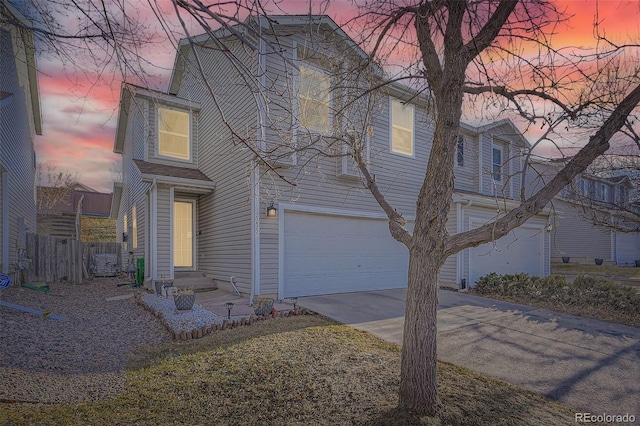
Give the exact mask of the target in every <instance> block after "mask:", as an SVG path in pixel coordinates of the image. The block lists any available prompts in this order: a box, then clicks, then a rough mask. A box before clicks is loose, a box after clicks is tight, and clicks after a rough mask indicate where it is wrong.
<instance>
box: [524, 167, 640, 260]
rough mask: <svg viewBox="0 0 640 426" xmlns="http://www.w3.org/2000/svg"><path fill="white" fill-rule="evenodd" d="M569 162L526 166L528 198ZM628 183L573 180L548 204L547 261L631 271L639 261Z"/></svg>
mask: <svg viewBox="0 0 640 426" xmlns="http://www.w3.org/2000/svg"><path fill="white" fill-rule="evenodd" d="M568 160H569V158H559V159H553V160H539V161H535V162H532V164H531V167H530V172H529V173H528V174H527V181H528V184H527V191H528V193H529V194H531V193H532V192H533V191H535V190H536V189H539V187H540V186H541V185H543V184H544V183H545V182H548V181H549V180H550V179H551V178H552V177H553V176H555V175H556V174H557V173H558V171H559V168H560V167H564V165H565V164H566V162H567V161H568ZM633 189H634V187H633V183H632V182H631V180H630V179H629V178H628V177H627V176H624V175H620V176H598V175H596V174H593V173H589V172H588V171H587V172H585V173H582V174H580V175H579V176H577V177H576V178H575V179H574V181H573V182H572V183H571V184H570V185H568V186H567V187H565V188H564V189H563V190H562V191H561V192H560V193H559V194H558V195H557V196H556V197H555V198H554V200H553V202H552V206H551V208H552V211H553V219H552V224H553V231H552V241H551V255H552V261H554V262H560V260H561V258H565V260H567V258H568V261H570V262H571V263H591V264H593V263H594V260H595V259H602V260H603V262H608V263H613V264H617V265H634V264H635V261H636V260H638V259H640V232H626V231H629V230H633V229H639V228H640V224H639V223H638V214H637V212H636V213H634V212H633V209H634V207H633V206H632V203H631V200H630V194H631V193H632V192H633Z"/></svg>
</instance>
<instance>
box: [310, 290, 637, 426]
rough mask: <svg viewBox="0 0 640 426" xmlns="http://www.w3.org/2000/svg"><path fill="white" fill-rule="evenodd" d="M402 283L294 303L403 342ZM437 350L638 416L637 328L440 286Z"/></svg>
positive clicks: (570, 399) (569, 398)
mask: <svg viewBox="0 0 640 426" xmlns="http://www.w3.org/2000/svg"><path fill="white" fill-rule="evenodd" d="M405 300H406V289H394V290H380V291H370V292H358V293H345V294H333V295H323V296H307V297H301V298H299V302H298V303H299V305H300V306H303V307H305V308H307V309H310V310H312V311H315V312H317V313H319V314H321V315H324V316H327V317H329V318H332V319H334V320H336V321H339V322H341V323H343V324H348V325H351V326H353V327H355V328H357V329H360V330H364V331H367V332H370V333H372V334H373V335H375V336H378V337H380V338H382V339H384V340H387V341H389V342H392V343H397V344H399V345H401V344H402V329H403V324H404V308H405ZM438 358H439V359H440V360H442V361H446V362H450V363H452V364H456V365H459V366H462V367H466V368H468V369H470V370H473V371H477V372H479V373H482V374H486V375H488V376H492V377H495V378H498V379H501V380H504V381H506V382H508V383H511V384H514V385H517V386H520V387H523V388H525V389H528V390H531V391H533V392H536V393H540V394H542V395H546V396H548V397H550V398H553V399H557V400H560V401H563V402H565V403H567V404H569V405H570V406H572V407H574V408H575V409H576V410H578V411H579V412H589V413H592V414H596V415H598V414H604V413H606V414H611V415H618V414H621V415H623V414H626V413H628V414H631V415H635V416H636V418H637V419H638V418H640V329H639V328H635V327H628V326H624V325H618V324H612V323H607V322H603V321H597V320H592V319H586V318H581V317H577V316H574V315H568V314H561V313H557V312H553V311H549V310H546V309H540V308H534V307H531V306H524V305H517V304H513V303H508V302H502V301H497V300H493V299H487V298H483V297H478V296H471V295H468V294H463V293H457V292H452V291H444V290H443V291H440V296H439V305H438Z"/></svg>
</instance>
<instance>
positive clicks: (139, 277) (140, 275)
mask: <svg viewBox="0 0 640 426" xmlns="http://www.w3.org/2000/svg"><path fill="white" fill-rule="evenodd" d="M143 282H144V257H139V258H137V259H136V287H142V283H143Z"/></svg>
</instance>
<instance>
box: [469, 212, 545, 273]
mask: <svg viewBox="0 0 640 426" xmlns="http://www.w3.org/2000/svg"><path fill="white" fill-rule="evenodd" d="M476 226H479V224H478V225H476ZM543 241H544V235H543V232H541V230H540V229H534V228H516V229H514V230H513V231H511V232H510V233H509V234H508V235H506V236H504V237H502V238H500V239H499V240H498V241H495V242H494V243H487V244H483V245H481V246H478V247H474V248H472V249H470V250H469V282H470V283H471V285H475V283H476V281H478V278H480V277H481V276H483V275H487V274H489V273H491V272H495V273H496V274H500V275H502V274H515V273H518V272H524V273H527V274H529V275H542V274H543V272H544V268H543V261H544V256H543V247H544V246H543Z"/></svg>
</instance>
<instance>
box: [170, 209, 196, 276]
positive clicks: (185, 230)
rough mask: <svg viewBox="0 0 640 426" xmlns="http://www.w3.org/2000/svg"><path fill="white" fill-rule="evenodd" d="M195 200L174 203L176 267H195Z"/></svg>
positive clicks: (174, 254)
mask: <svg viewBox="0 0 640 426" xmlns="http://www.w3.org/2000/svg"><path fill="white" fill-rule="evenodd" d="M193 213H194V202H193V201H175V202H174V203H173V266H174V267H175V268H176V269H193V267H194V262H193V254H194V241H193V225H194V220H193Z"/></svg>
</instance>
